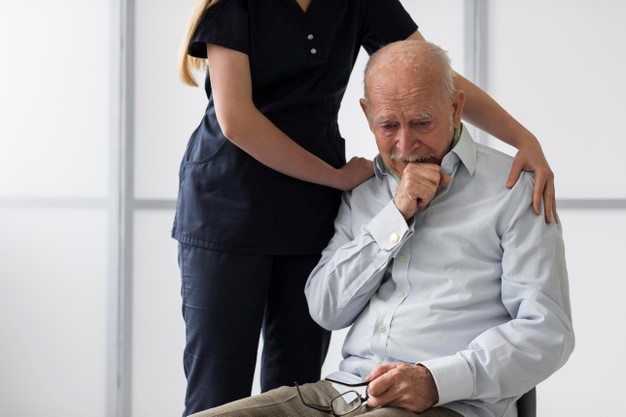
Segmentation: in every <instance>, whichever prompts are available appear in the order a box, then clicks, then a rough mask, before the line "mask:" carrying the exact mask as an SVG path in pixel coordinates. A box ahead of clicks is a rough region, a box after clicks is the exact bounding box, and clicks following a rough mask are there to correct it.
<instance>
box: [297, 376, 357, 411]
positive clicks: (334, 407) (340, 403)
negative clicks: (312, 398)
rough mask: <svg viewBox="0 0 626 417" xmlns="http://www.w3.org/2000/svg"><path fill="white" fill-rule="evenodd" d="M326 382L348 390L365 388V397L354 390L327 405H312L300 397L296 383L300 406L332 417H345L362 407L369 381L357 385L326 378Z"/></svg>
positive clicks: (300, 393) (337, 397) (335, 398)
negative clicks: (302, 405) (348, 388)
mask: <svg viewBox="0 0 626 417" xmlns="http://www.w3.org/2000/svg"><path fill="white" fill-rule="evenodd" d="M326 381H329V382H332V383H334V384H339V385H343V386H345V387H350V388H356V387H366V388H365V397H362V396H361V394H359V393H358V392H357V391H355V390H349V391H347V392H344V393H343V394H340V395H338V396H336V397H334V398H332V399H331V400H330V402H329V403H328V405H322V404H312V403H310V402H308V401H306V400H305V399H304V397H303V396H302V392H301V391H300V387H299V386H298V384H297V383H296V384H295V385H296V390H297V391H298V395H299V396H300V401H302V404H304V405H306V406H307V407H309V408H313V409H314V410H318V411H322V412H324V413H328V414H330V415H332V416H345V415H346V414H349V413H351V412H353V411H354V410H356V409H357V408H359V407H361V405H363V404H364V403H365V402H366V401H367V399H368V394H367V385H368V384H369V381H367V382H359V383H358V384H347V383H345V382H341V381H335V380H334V379H330V378H326Z"/></svg>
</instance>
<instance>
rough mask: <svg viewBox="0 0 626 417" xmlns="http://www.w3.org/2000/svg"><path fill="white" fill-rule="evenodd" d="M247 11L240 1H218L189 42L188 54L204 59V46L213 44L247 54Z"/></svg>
mask: <svg viewBox="0 0 626 417" xmlns="http://www.w3.org/2000/svg"><path fill="white" fill-rule="evenodd" d="M248 23H249V19H248V10H247V6H246V4H245V2H243V1H241V0H220V1H219V2H218V3H217V4H216V5H215V6H213V7H211V8H210V9H208V10H207V11H206V12H205V14H204V16H203V17H202V19H201V20H200V23H199V24H198V27H197V28H196V32H195V33H194V35H193V38H192V40H191V45H190V46H189V54H190V55H192V56H195V57H198V58H206V45H207V44H209V43H210V44H214V45H220V46H223V47H225V48H230V49H234V50H236V51H239V52H243V53H245V54H248V51H249V48H250V37H249V34H250V29H249V24H248Z"/></svg>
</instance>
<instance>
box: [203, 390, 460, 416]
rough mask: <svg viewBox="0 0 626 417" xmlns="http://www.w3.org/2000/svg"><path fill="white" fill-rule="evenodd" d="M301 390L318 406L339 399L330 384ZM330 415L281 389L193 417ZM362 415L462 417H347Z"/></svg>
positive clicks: (435, 412)
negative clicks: (306, 404)
mask: <svg viewBox="0 0 626 417" xmlns="http://www.w3.org/2000/svg"><path fill="white" fill-rule="evenodd" d="M300 390H301V391H302V395H303V396H304V397H305V398H306V399H307V401H310V402H311V403H315V404H328V403H329V402H330V400H331V399H332V398H334V397H335V396H337V391H335V389H334V388H333V387H332V385H331V384H330V383H329V382H328V381H319V382H316V383H314V384H305V385H301V386H300ZM328 415H329V414H326V413H324V412H322V411H318V410H314V409H312V408H309V407H307V406H305V405H304V404H302V401H301V400H300V397H299V396H298V392H297V391H296V388H295V387H281V388H277V389H274V390H271V391H268V392H266V393H264V394H260V395H255V396H253V397H248V398H244V399H241V400H238V401H233V402H232V403H228V404H224V405H222V406H220V407H215V408H211V409H209V410H205V411H201V412H199V413H196V414H193V417H218V416H220V417H229V416H237V417H265V416H267V417H325V416H328ZM360 415H367V416H368V417H370V416H371V417H415V416H420V417H462V416H461V415H460V414H459V413H457V412H455V411H452V410H450V409H448V408H444V407H437V408H431V409H429V410H426V411H424V412H423V413H419V414H415V413H412V412H410V411H407V410H404V409H401V408H395V407H381V408H375V409H370V408H368V407H367V406H364V407H361V408H360V409H358V410H355V411H353V412H352V413H350V414H349V415H348V416H349V417H353V416H360Z"/></svg>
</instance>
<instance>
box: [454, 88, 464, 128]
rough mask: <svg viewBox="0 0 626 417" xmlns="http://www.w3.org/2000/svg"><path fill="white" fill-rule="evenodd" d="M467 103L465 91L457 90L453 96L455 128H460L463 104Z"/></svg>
mask: <svg viewBox="0 0 626 417" xmlns="http://www.w3.org/2000/svg"><path fill="white" fill-rule="evenodd" d="M464 103H465V91H463V90H456V91H455V92H454V94H453V95H452V107H453V109H454V114H453V115H452V121H453V123H454V127H459V126H460V125H461V115H462V113H463V104H464Z"/></svg>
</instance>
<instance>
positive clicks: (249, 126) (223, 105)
mask: <svg viewBox="0 0 626 417" xmlns="http://www.w3.org/2000/svg"><path fill="white" fill-rule="evenodd" d="M207 56H208V65H209V76H210V77H211V87H212V89H213V99H214V101H215V111H216V114H217V119H218V121H219V124H220V127H221V128H222V132H223V133H224V135H225V136H226V137H227V138H228V139H229V140H230V141H231V142H232V143H233V144H235V145H236V146H238V147H239V148H241V149H242V150H244V151H245V152H246V153H248V154H249V155H250V156H252V157H253V158H254V159H256V160H257V161H259V162H261V163H262V164H264V165H266V166H268V167H269V168H272V169H274V170H276V171H278V172H281V173H283V174H285V175H289V176H290V177H294V178H297V179H300V180H303V181H307V182H312V183H315V184H321V185H325V186H328V187H333V188H337V189H340V190H344V191H345V190H350V189H352V188H354V187H356V186H357V185H359V184H360V183H362V182H363V181H365V180H366V179H368V178H369V177H371V176H372V175H373V173H374V171H373V168H372V162H371V161H369V160H367V159H365V158H352V159H351V160H350V162H348V163H347V164H346V165H344V166H343V167H341V168H339V169H335V168H333V167H332V166H331V165H329V164H327V163H326V162H324V161H322V160H321V159H320V158H318V157H317V156H315V155H313V154H312V153H310V152H308V151H307V150H305V149H304V148H302V147H301V146H300V145H298V144H297V143H296V142H294V141H293V140H292V139H291V138H289V137H288V136H287V135H285V134H284V133H283V132H282V131H281V130H280V129H278V128H277V127H276V126H275V125H274V124H273V123H272V122H271V121H270V120H269V119H267V118H266V117H265V116H264V115H263V114H262V113H261V112H260V111H258V109H257V108H256V107H255V106H254V103H253V102H252V82H251V75H250V63H249V61H248V56H247V55H246V54H244V53H242V52H238V51H235V50H232V49H228V48H224V47H222V46H217V45H211V44H209V45H207Z"/></svg>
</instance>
